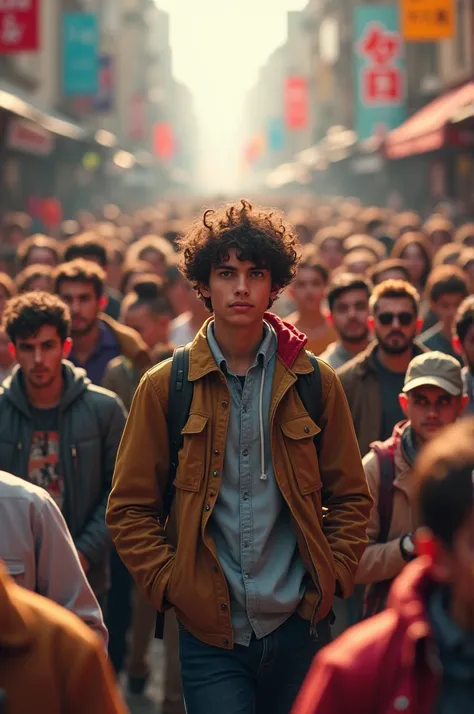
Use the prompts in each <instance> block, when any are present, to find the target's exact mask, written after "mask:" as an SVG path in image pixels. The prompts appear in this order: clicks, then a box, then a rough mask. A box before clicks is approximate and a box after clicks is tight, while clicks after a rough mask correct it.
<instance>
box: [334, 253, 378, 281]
mask: <svg viewBox="0 0 474 714" xmlns="http://www.w3.org/2000/svg"><path fill="white" fill-rule="evenodd" d="M376 264H377V258H376V257H375V255H374V254H373V252H372V251H371V250H368V249H367V248H357V249H356V250H351V252H350V253H347V255H346V256H345V258H344V260H343V262H342V268H343V270H344V271H346V272H348V273H355V274H356V275H361V276H362V275H367V273H368V272H369V271H370V269H371V268H373V267H374V266H375V265H376Z"/></svg>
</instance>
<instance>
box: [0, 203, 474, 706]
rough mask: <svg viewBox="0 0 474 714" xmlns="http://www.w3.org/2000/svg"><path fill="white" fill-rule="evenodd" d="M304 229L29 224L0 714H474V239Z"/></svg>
mask: <svg viewBox="0 0 474 714" xmlns="http://www.w3.org/2000/svg"><path fill="white" fill-rule="evenodd" d="M279 203H280V206H279V208H280V209H281V210H277V209H265V208H260V207H256V206H252V205H251V204H250V203H248V202H247V201H241V202H237V203H233V204H229V205H216V207H215V208H213V209H209V210H206V211H205V212H203V211H202V210H200V209H199V204H198V203H197V202H195V203H193V202H188V203H186V204H185V203H184V202H181V203H179V202H177V201H176V202H172V201H170V202H168V203H160V204H158V205H157V206H155V207H152V208H147V209H140V210H136V211H134V212H130V213H126V212H124V211H121V210H120V209H119V208H118V207H116V206H105V207H104V208H103V209H102V210H101V212H100V214H98V213H96V214H95V215H93V214H92V213H89V212H86V211H81V212H79V213H78V215H77V216H75V218H74V220H68V221H65V222H64V224H62V225H61V226H59V227H58V230H57V231H56V234H55V235H54V236H51V235H48V236H47V235H43V234H33V235H31V224H30V221H29V218H28V216H26V215H23V214H11V215H8V216H5V217H4V219H3V222H2V224H1V226H0V233H1V241H2V242H1V245H0V268H1V270H2V271H3V272H0V316H1V319H2V327H1V332H0V376H1V378H2V380H3V381H2V384H1V387H0V470H1V471H0V534H1V537H0V560H2V561H3V567H2V569H1V570H0V623H2V624H1V625H0V645H3V643H4V642H5V645H6V647H5V648H3V647H2V651H1V652H0V711H1V705H2V698H1V697H2V696H4V697H5V698H6V702H7V703H10V701H11V708H10V709H8V708H7V709H6V710H5V711H7V712H8V711H12V712H13V711H15V712H16V711H18V712H20V711H26V710H27V709H28V708H29V707H31V706H33V705H32V702H33V701H34V702H35V708H38V701H41V706H44V708H43V709H40V711H45V712H46V711H48V712H55V711H58V712H59V711H67V712H69V711H71V712H75V711H77V712H79V711H84V712H85V711H88V712H89V711H90V712H99V711H101V712H102V711H103V712H111V713H112V712H119V711H120V712H121V711H125V710H126V709H125V704H124V703H123V701H122V699H121V696H120V694H119V692H118V688H117V686H116V679H115V678H114V677H113V676H112V670H113V671H114V673H115V676H116V678H119V677H120V678H121V679H122V681H124V682H125V686H126V687H127V689H128V690H129V692H130V693H132V694H134V695H138V696H140V695H142V694H143V693H144V691H145V689H146V687H147V684H148V682H149V679H150V674H151V671H150V662H149V656H148V653H149V649H150V644H151V641H152V639H153V636H154V634H155V631H156V633H157V634H158V635H160V636H164V647H165V660H166V671H165V687H164V700H163V703H162V707H163V708H162V711H163V714H184V712H185V711H187V712H188V714H214V713H215V714H221V713H225V714H240V713H242V714H244V713H247V712H248V713H249V714H251V713H252V712H255V714H267V713H268V714H290V711H292V708H293V707H294V709H293V711H294V712H295V714H332V713H333V712H334V714H336V713H338V712H341V713H342V712H346V711H347V712H349V711H351V712H361V714H362V713H364V714H365V712H369V711H370V712H374V713H377V714H378V712H380V714H382V713H383V712H387V711H409V712H411V711H413V712H422V713H423V714H424V712H426V714H434V713H435V712H441V713H442V714H444V713H445V712H446V713H447V712H464V711H466V712H467V711H471V710H472V709H473V708H474V662H473V661H472V658H473V655H474V599H473V598H472V584H473V583H472V578H473V573H474V476H473V474H474V446H473V436H474V425H473V422H472V421H471V420H470V419H469V418H468V417H469V414H470V413H472V412H473V410H474V407H473V403H474V383H473V375H474V223H469V224H463V225H454V224H453V223H452V222H451V221H450V220H449V219H448V218H447V217H446V216H445V215H442V214H436V215H434V214H433V215H431V216H430V217H428V218H427V219H426V220H422V218H421V217H420V216H419V215H417V214H415V213H413V212H405V213H395V212H394V211H391V210H388V209H379V208H375V207H366V206H362V205H361V204H360V203H359V202H358V201H356V200H353V199H334V200H326V201H316V200H311V201H308V200H307V199H305V200H304V201H299V202H298V201H297V200H296V199H294V198H291V199H281V200H280V201H279ZM181 345H188V347H187V348H186V349H184V350H178V351H175V348H176V347H178V346H181ZM316 357H317V358H318V359H316ZM179 360H181V361H179ZM20 586H21V587H20ZM25 588H26V589H27V590H29V591H31V592H30V593H28V592H25V591H24V589H25ZM35 593H36V594H40V595H42V596H44V598H46V600H44V599H42V598H37V597H36V596H35ZM65 610H69V611H70V612H69V613H67V612H65ZM71 613H72V614H71ZM163 614H164V622H163ZM80 620H82V623H81V622H80ZM163 630H164V635H163ZM346 630H347V632H346ZM29 640H31V642H32V643H31V646H30V647H29V648H28V647H26V649H25V645H26V643H28V642H29ZM331 641H332V643H331ZM22 647H23V649H24V652H25V654H24V659H21V658H19V657H16V658H14V657H13V655H12V653H11V648H12V649H15V648H17V649H18V648H20V650H21V648H22ZM417 653H418V654H417ZM33 658H35V659H38V660H41V668H39V670H38V668H36V670H35V672H34V674H33V672H32V674H31V684H30V683H29V684H28V686H25V680H24V679H23V682H22V684H23V686H21V685H20V686H19V684H18V683H19V682H20V681H21V672H23V673H24V672H25V671H26V670H25V667H26V666H27V663H28V661H30V662H33ZM71 659H73V660H74V668H73V669H72V670H71V671H70V672H68V673H67V675H66V673H65V671H64V667H65V666H66V665H65V660H71ZM107 659H108V660H109V661H108V662H107ZM313 660H314V663H313V664H312V662H313ZM30 667H32V665H31V664H30ZM28 671H29V670H28ZM382 675H383V676H382ZM23 677H24V674H23ZM48 678H50V679H51V682H52V685H51V687H48V698H44V697H43V700H41V695H40V691H42V690H41V688H42V687H44V683H45V681H47V680H48ZM305 678H306V681H305ZM64 681H67V682H68V685H67V686H66V687H63V686H62V685H63V682H64ZM86 682H87V684H86ZM185 702H186V704H185ZM185 707H186V708H185ZM390 707H392V708H390Z"/></svg>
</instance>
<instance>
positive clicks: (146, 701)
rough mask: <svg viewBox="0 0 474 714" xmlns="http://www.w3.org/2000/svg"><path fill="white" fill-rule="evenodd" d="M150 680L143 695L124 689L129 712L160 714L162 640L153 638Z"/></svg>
mask: <svg viewBox="0 0 474 714" xmlns="http://www.w3.org/2000/svg"><path fill="white" fill-rule="evenodd" d="M151 663H152V680H151V682H150V684H149V686H148V688H147V691H146V692H145V694H144V695H141V696H135V695H133V694H127V693H126V691H125V681H124V682H123V684H124V691H125V696H126V700H127V704H128V706H129V708H130V712H131V714H161V706H160V703H161V700H162V696H163V695H162V691H163V680H162V675H163V642H162V640H153V642H152V645H151Z"/></svg>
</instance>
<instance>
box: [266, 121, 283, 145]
mask: <svg viewBox="0 0 474 714" xmlns="http://www.w3.org/2000/svg"><path fill="white" fill-rule="evenodd" d="M284 146H285V123H284V121H283V117H273V118H272V119H269V120H268V126H267V147H268V150H269V151H281V150H282V149H283V148H284Z"/></svg>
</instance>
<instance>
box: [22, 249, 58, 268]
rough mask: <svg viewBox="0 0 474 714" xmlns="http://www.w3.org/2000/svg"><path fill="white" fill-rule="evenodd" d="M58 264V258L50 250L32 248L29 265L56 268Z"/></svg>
mask: <svg viewBox="0 0 474 714" xmlns="http://www.w3.org/2000/svg"><path fill="white" fill-rule="evenodd" d="M56 264H57V261H56V256H55V255H54V253H53V251H52V250H50V249H49V248H32V249H31V250H30V253H29V255H28V260H27V265H49V266H50V267H51V268H54V266H55V265H56Z"/></svg>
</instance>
